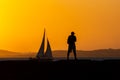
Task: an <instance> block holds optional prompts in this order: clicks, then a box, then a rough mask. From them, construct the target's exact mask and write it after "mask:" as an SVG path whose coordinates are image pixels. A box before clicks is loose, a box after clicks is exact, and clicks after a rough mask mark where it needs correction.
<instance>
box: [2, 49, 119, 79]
mask: <svg viewBox="0 0 120 80" xmlns="http://www.w3.org/2000/svg"><path fill="white" fill-rule="evenodd" d="M3 53H4V55H6V56H10V57H16V56H17V57H18V56H21V57H23V58H21V59H17V58H12V59H11V60H10V59H8V58H5V59H4V60H3V59H2V58H0V59H1V61H0V79H1V80H29V79H32V80H38V79H39V80H41V79H43V80H51V79H61V80H64V79H66V80H68V79H73V80H80V79H82V78H83V79H89V80H90V79H96V80H97V79H98V78H99V79H101V80H103V79H104V77H107V79H108V78H114V80H115V79H117V78H118V77H119V76H117V72H119V71H120V66H119V64H120V49H100V50H93V51H77V57H79V59H78V60H77V61H75V60H73V59H70V60H67V59H66V55H67V51H61V50H60V51H58V50H57V51H53V56H54V57H55V58H56V59H55V60H43V61H42V60H41V61H40V60H36V59H29V57H31V56H33V57H34V56H35V55H36V53H25V54H24V53H16V52H10V51H5V50H0V56H3ZM71 54H72V53H71ZM26 56H27V59H26V58H25V57H26ZM71 56H72V55H71ZM59 57H60V58H59ZM63 57H64V58H63ZM62 58H63V59H62ZM94 58H100V59H97V60H94ZM103 58H108V59H103ZM7 59H8V60H7ZM57 59H58V60H57ZM96 77H97V78H96Z"/></svg>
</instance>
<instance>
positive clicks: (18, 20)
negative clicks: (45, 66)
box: [0, 0, 120, 52]
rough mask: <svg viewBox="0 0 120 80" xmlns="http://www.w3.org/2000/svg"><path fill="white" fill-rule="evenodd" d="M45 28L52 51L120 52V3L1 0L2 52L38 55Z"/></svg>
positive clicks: (109, 0) (0, 30)
mask: <svg viewBox="0 0 120 80" xmlns="http://www.w3.org/2000/svg"><path fill="white" fill-rule="evenodd" d="M44 27H45V28H46V31H47V37H48V38H49V41H50V43H51V47H52V50H66V49H67V44H66V39H67V37H68V35H69V34H70V32H71V31H74V32H75V33H76V36H77V43H76V45H77V49H78V50H93V49H101V48H120V37H119V35H120V31H119V30H120V1H119V0H0V49H5V50H10V51H17V52H36V51H38V49H39V47H40V44H41V41H42V36H43V31H44Z"/></svg>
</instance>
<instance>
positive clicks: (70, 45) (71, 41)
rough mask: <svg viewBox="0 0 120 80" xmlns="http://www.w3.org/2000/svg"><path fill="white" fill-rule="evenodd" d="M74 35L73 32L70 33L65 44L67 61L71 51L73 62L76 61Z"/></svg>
mask: <svg viewBox="0 0 120 80" xmlns="http://www.w3.org/2000/svg"><path fill="white" fill-rule="evenodd" d="M74 34H75V33H74V32H71V35H70V36H69V37H68V39H67V43H68V53H67V60H69V55H70V53H71V52H72V51H73V53H74V58H75V60H77V58H76V46H75V42H76V36H75V35H74Z"/></svg>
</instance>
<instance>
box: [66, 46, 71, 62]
mask: <svg viewBox="0 0 120 80" xmlns="http://www.w3.org/2000/svg"><path fill="white" fill-rule="evenodd" d="M70 52H71V47H70V46H69V47H68V52H67V60H69V55H70Z"/></svg>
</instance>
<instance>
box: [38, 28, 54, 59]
mask: <svg viewBox="0 0 120 80" xmlns="http://www.w3.org/2000/svg"><path fill="white" fill-rule="evenodd" d="M44 49H45V29H44V34H43V40H42V44H41V46H40V49H39V51H38V53H37V55H36V58H37V59H53V56H52V50H51V46H50V43H49V40H48V38H47V49H46V52H44Z"/></svg>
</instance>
